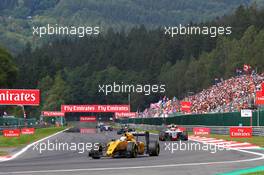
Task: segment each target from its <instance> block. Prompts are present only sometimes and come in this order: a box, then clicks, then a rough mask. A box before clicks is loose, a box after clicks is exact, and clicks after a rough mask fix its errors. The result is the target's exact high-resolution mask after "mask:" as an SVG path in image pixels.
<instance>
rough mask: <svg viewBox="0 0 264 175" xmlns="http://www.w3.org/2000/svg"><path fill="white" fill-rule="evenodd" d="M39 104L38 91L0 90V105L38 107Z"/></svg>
mask: <svg viewBox="0 0 264 175" xmlns="http://www.w3.org/2000/svg"><path fill="white" fill-rule="evenodd" d="M39 104H40V91H39V90H32V89H30V90H25V89H0V105H30V106H38V105H39Z"/></svg>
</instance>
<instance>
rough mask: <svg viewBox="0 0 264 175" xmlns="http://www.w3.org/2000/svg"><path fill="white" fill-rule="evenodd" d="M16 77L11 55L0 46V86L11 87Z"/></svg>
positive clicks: (15, 68)
mask: <svg viewBox="0 0 264 175" xmlns="http://www.w3.org/2000/svg"><path fill="white" fill-rule="evenodd" d="M16 77H17V67H16V65H15V64H14V62H13V58H12V56H11V55H10V54H9V53H8V52H7V51H6V50H4V49H3V48H0V87H2V88H4V87H11V86H12V85H13V83H14V82H15V80H16Z"/></svg>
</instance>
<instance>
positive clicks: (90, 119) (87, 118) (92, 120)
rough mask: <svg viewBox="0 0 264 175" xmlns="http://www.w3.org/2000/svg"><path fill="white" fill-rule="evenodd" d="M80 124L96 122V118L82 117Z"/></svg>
mask: <svg viewBox="0 0 264 175" xmlns="http://www.w3.org/2000/svg"><path fill="white" fill-rule="evenodd" d="M80 122H96V117H95V116H81V117H80Z"/></svg>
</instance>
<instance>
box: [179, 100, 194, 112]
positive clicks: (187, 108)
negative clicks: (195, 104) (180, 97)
mask: <svg viewBox="0 0 264 175" xmlns="http://www.w3.org/2000/svg"><path fill="white" fill-rule="evenodd" d="M191 106H192V103H191V102H189V101H182V102H181V111H182V112H191Z"/></svg>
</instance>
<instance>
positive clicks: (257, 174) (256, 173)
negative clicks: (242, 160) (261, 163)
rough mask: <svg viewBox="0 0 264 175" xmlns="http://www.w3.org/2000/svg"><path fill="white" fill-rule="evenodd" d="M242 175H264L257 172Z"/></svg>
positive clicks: (263, 172) (262, 172)
mask: <svg viewBox="0 0 264 175" xmlns="http://www.w3.org/2000/svg"><path fill="white" fill-rule="evenodd" d="M243 175H264V171H259V172H255V173H247V174H243Z"/></svg>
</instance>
